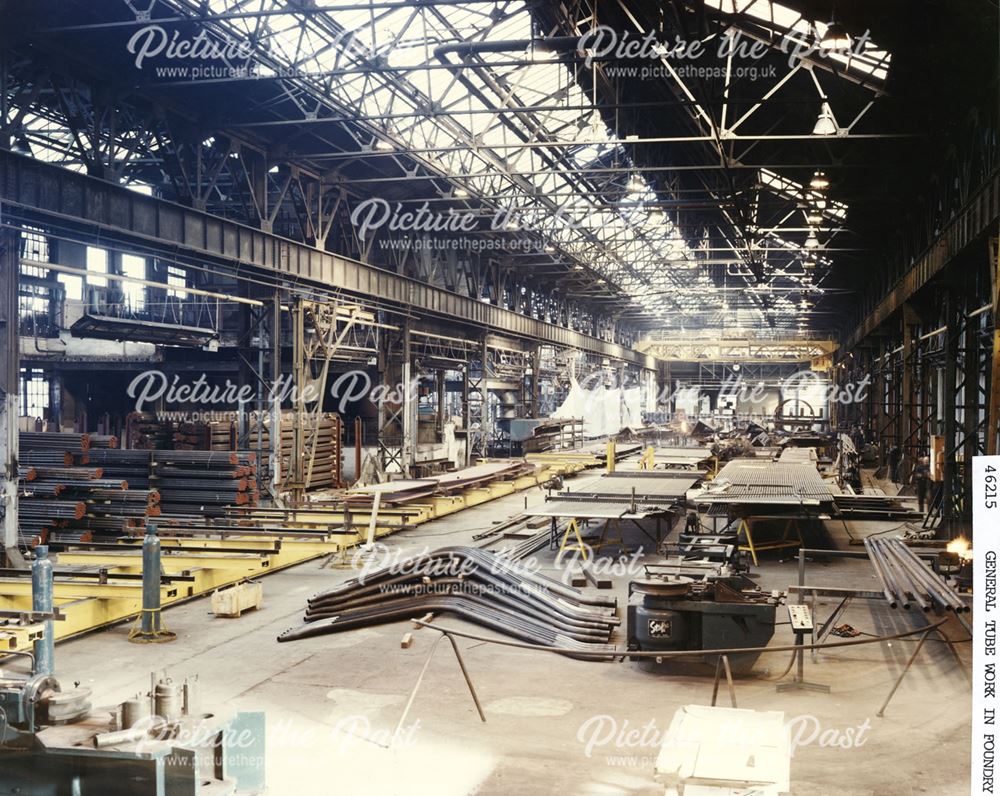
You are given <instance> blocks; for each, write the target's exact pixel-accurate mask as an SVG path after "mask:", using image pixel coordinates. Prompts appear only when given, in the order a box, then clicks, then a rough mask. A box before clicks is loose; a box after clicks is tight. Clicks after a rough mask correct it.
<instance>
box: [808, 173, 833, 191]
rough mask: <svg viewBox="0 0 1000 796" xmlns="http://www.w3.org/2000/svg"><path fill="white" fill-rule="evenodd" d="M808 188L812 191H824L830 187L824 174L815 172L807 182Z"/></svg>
mask: <svg viewBox="0 0 1000 796" xmlns="http://www.w3.org/2000/svg"><path fill="white" fill-rule="evenodd" d="M809 187H810V188H812V189H813V190H814V191H825V190H826V189H827V188H829V187H830V180H829V179H828V178H827V176H826V172H823V171H817V172H816V173H815V174H813V177H812V179H811V180H810V181H809Z"/></svg>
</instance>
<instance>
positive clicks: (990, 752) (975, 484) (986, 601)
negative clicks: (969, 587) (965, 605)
mask: <svg viewBox="0 0 1000 796" xmlns="http://www.w3.org/2000/svg"><path fill="white" fill-rule="evenodd" d="M972 479H973V481H972V499H973V503H974V505H973V511H972V521H973V532H974V535H975V538H974V544H973V556H974V558H973V581H974V583H973V592H974V596H973V603H972V618H973V622H972V646H973V653H972V675H973V680H972V781H971V783H970V792H971V793H973V794H981V793H995V792H996V778H995V775H994V760H995V755H996V743H997V723H996V722H997V707H998V705H997V618H998V615H1000V610H998V608H997V559H998V557H1000V489H998V487H1000V456H977V457H976V458H975V459H973V461H972Z"/></svg>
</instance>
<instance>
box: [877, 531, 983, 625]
mask: <svg viewBox="0 0 1000 796" xmlns="http://www.w3.org/2000/svg"><path fill="white" fill-rule="evenodd" d="M865 549H866V550H867V551H868V557H869V559H871V562H872V566H873V567H874V568H875V574H876V575H877V576H878V579H879V581H880V582H881V584H882V593H883V594H884V595H885V599H886V602H888V603H889V607H891V608H897V607H901V608H905V609H909V608H912V607H913V606H914V604H916V606H917V607H919V608H920V609H922V610H924V611H930V610H931V609H932V608H934V609H936V610H945V611H955V612H956V613H961V612H963V611H969V610H970V608H969V606H968V605H966V604H965V603H964V602H963V601H962V599H961V597H959V595H958V593H957V592H956V591H955V590H954V589H953V588H952V587H951V586H950V585H949V584H948V583H947V582H946V581H945V580H944V578H942V577H941V576H940V575H938V574H936V573H935V572H934V571H933V570H931V569H929V568H928V567H927V566H926V565H925V564H924V562H923V561H921V560H920V558H919V557H918V556H917V555H916V554H915V553H914V552H913V551H912V550H911V549H910V548H909V547H907V545H906V543H905V542H903V540H901V539H880V538H877V537H871V536H870V537H868V538H867V539H865Z"/></svg>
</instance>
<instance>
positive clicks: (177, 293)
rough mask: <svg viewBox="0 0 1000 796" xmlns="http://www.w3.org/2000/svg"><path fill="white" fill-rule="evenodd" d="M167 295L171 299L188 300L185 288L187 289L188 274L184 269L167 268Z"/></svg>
mask: <svg viewBox="0 0 1000 796" xmlns="http://www.w3.org/2000/svg"><path fill="white" fill-rule="evenodd" d="M167 284H168V285H169V287H168V288H167V295H168V296H170V297H171V298H178V299H186V298H187V291H186V290H184V289H183V288H185V287H187V273H186V272H185V271H184V269H183V268H178V267H177V266H176V265H168V266H167Z"/></svg>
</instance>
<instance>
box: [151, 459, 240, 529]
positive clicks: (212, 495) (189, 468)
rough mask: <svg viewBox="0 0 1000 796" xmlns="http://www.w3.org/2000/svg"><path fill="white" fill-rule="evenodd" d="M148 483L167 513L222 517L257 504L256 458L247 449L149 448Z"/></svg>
mask: <svg viewBox="0 0 1000 796" xmlns="http://www.w3.org/2000/svg"><path fill="white" fill-rule="evenodd" d="M150 455H151V468H152V469H151V471H150V474H151V475H150V477H151V484H152V485H153V486H155V487H156V489H157V490H158V491H159V493H160V500H161V507H162V509H163V511H164V512H167V513H170V514H195V515H199V516H222V515H224V514H225V513H226V510H227V509H228V508H229V507H230V506H234V505H236V506H256V505H257V501H258V493H257V478H256V474H257V457H256V454H254V453H251V452H249V451H151V452H150Z"/></svg>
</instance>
